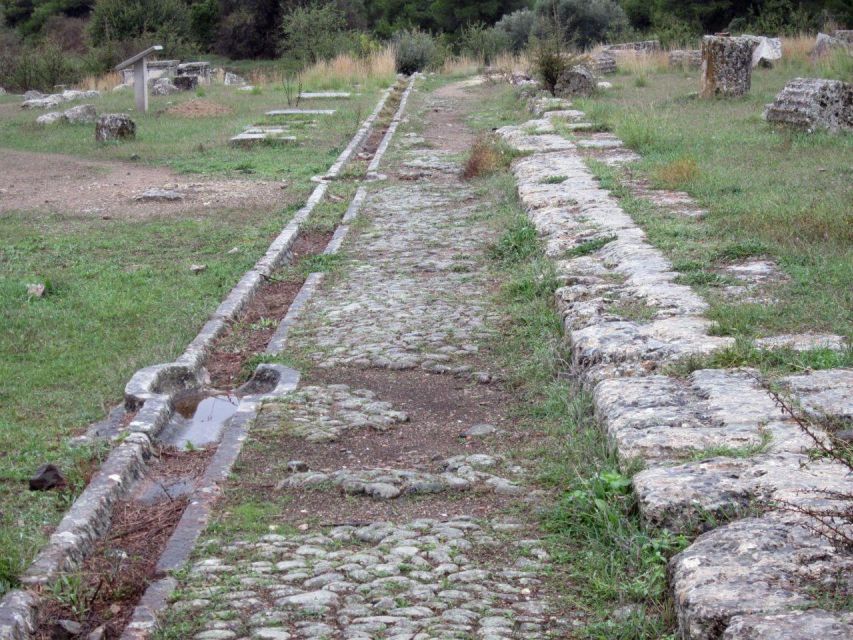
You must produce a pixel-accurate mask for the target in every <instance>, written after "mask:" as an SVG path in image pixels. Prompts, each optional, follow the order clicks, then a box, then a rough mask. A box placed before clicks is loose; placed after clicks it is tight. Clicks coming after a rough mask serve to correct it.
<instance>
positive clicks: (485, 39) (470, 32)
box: [460, 23, 510, 65]
mask: <svg viewBox="0 0 853 640" xmlns="http://www.w3.org/2000/svg"><path fill="white" fill-rule="evenodd" d="M460 43H461V47H460V49H461V50H462V53H463V54H466V55H468V56H470V57H472V58H476V59H477V60H480V61H482V62H483V64H487V65H488V64H491V62H492V60H493V59H494V58H495V57H497V56H498V54H500V53H503V52H504V51H506V50H507V49H509V48H510V40H509V35H508V34H507V33H506V32H505V31H503V30H502V29H498V28H497V27H487V26H486V25H484V24H482V23H476V24H470V25H468V26H467V27H465V28H464V29H463V30H462V34H461V36H460Z"/></svg>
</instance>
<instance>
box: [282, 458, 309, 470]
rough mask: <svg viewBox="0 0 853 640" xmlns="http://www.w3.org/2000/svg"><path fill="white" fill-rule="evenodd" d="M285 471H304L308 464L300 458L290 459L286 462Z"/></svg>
mask: <svg viewBox="0 0 853 640" xmlns="http://www.w3.org/2000/svg"><path fill="white" fill-rule="evenodd" d="M287 471H288V472H289V473H304V472H306V471H308V465H307V464H306V463H305V462H302V461H301V460H291V461H290V462H288V463H287Z"/></svg>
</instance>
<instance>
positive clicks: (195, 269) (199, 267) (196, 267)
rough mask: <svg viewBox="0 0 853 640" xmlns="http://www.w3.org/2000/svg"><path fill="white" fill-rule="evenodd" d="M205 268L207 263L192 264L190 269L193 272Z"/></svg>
mask: <svg viewBox="0 0 853 640" xmlns="http://www.w3.org/2000/svg"><path fill="white" fill-rule="evenodd" d="M205 269H207V265H206V264H191V265H190V271H192V272H193V273H201V272H202V271H204V270H205Z"/></svg>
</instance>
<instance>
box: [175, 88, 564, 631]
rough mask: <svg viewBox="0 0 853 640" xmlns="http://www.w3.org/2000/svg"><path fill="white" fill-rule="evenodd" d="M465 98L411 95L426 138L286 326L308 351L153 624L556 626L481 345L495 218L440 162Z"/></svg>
mask: <svg viewBox="0 0 853 640" xmlns="http://www.w3.org/2000/svg"><path fill="white" fill-rule="evenodd" d="M476 99H478V96H477V89H476V88H472V87H470V86H468V87H465V86H464V85H463V86H458V85H457V86H452V85H451V86H449V87H445V88H443V89H441V90H439V91H436V92H435V93H432V94H427V95H421V96H418V97H417V99H415V100H414V101H413V105H412V110H413V112H417V113H419V114H420V115H422V117H423V118H424V124H425V126H424V131H425V133H424V138H425V141H426V144H428V145H429V146H428V147H426V146H424V145H423V144H420V143H419V141H418V140H417V137H416V136H402V137H401V138H398V139H397V142H396V145H397V146H401V145H402V146H403V147H404V150H403V151H402V152H401V153H399V154H396V155H397V157H398V159H397V160H396V161H395V163H393V164H394V165H395V166H390V167H386V168H384V169H385V170H386V171H388V173H389V175H391V176H392V179H391V180H390V181H389V182H386V183H382V184H381V185H379V186H378V187H375V188H374V189H373V190H372V191H371V192H370V195H369V196H368V199H367V201H366V203H365V206H364V208H363V209H362V212H361V214H360V215H361V217H362V219H363V220H364V222H365V224H364V225H363V227H362V228H361V230H360V232H359V233H358V234H357V235H356V236H355V237H352V238H351V239H350V241H349V242H347V243H346V244H345V245H344V248H343V250H344V252H345V256H347V258H346V260H345V262H344V264H343V266H342V267H341V268H340V270H339V272H338V273H337V274H335V275H334V277H331V278H329V279H327V281H326V284H325V286H324V287H323V288H322V289H321V290H320V291H319V292H318V293H317V294H316V295H315V297H314V298H313V300H312V301H311V303H310V304H309V306H308V308H307V309H306V310H305V312H304V314H303V316H302V317H301V319H300V321H299V322H298V323H297V325H296V326H295V327H293V328H292V330H291V334H290V338H289V344H290V348H291V349H293V350H296V351H298V352H299V353H300V354H301V356H304V357H305V358H307V360H308V361H310V362H311V363H312V364H311V366H309V367H307V369H303V370H302V374H303V379H302V382H301V384H300V387H299V389H298V390H297V391H296V392H294V393H293V394H291V395H289V396H287V397H285V398H283V399H282V400H281V401H280V402H274V403H268V404H266V405H265V406H264V407H263V409H262V410H261V412H260V414H259V416H258V419H257V421H256V423H255V425H254V427H253V429H252V432H251V435H250V439H249V441H248V442H247V443H246V446H245V448H244V451H243V455H242V457H241V459H240V461H239V463H238V469H239V472H238V473H237V474H236V475H235V477H234V479H233V482H232V483H231V486H229V487H227V488H226V500H225V503H224V504H223V505H222V507H221V512H220V516H219V518H218V522H219V524H218V525H217V530H218V532H219V534H218V535H216V537H215V538H214V539H208V540H207V542H206V543H202V545H201V548H200V553H199V555H198V558H197V560H196V562H195V563H194V565H193V566H192V567H191V570H190V573H189V578H188V580H187V581H186V584H184V585H182V587H183V588H182V591H181V592H180V593H181V597H180V599H179V601H178V602H177V603H176V604H175V605H174V606H173V608H172V611H171V613H170V616H169V619H170V624H169V627H168V629H167V630H166V631H165V632H164V637H173V636H170V635H168V634H169V633H172V634H174V633H176V632H177V631H178V630H180V631H181V632H182V633H184V634H187V635H186V636H181V637H193V638H195V639H196V640H214V639H217V640H232V639H237V638H242V637H253V638H270V639H289V638H317V639H319V638H351V639H357V638H363V639H376V638H417V639H424V640H426V639H428V638H463V637H464V638H468V637H470V638H474V637H476V638H483V639H491V640H497V639H499V638H531V639H532V638H549V637H561V638H565V637H569V636H570V635H571V634H570V633H569V632H568V629H567V628H566V626H565V625H566V624H568V623H567V622H565V621H564V620H563V619H562V618H561V617H560V616H559V615H558V612H557V611H555V610H554V608H553V607H554V605H553V602H552V598H550V595H551V594H548V593H546V591H547V586H546V583H545V582H544V581H543V578H542V573H543V571H544V569H545V565H546V564H547V561H548V554H547V552H546V551H545V549H544V545H543V543H542V542H541V540H540V537H539V532H538V531H537V530H536V527H535V524H534V522H535V518H534V517H533V516H532V511H533V509H534V508H535V506H536V505H537V504H538V503H539V502H540V501H541V500H542V499H543V495H542V492H539V491H536V490H535V488H534V487H533V486H532V483H531V482H530V473H531V469H529V468H528V467H527V466H525V463H524V462H523V461H520V460H519V459H517V458H516V457H515V456H514V449H515V448H518V447H520V446H522V445H526V446H529V445H530V444H531V442H532V441H533V440H534V439H535V435H534V434H530V433H521V432H520V431H519V430H517V426H516V425H515V424H514V423H513V420H512V419H511V417H510V416H511V413H510V409H511V404H512V402H513V398H512V397H511V395H510V394H509V393H508V392H507V391H506V390H505V389H504V388H503V387H502V385H501V384H500V383H499V382H498V381H497V378H498V376H497V375H496V374H497V373H498V372H497V365H496V362H495V361H494V359H493V357H492V356H491V355H490V354H489V353H488V350H487V349H485V348H484V347H485V346H486V345H487V344H489V342H490V341H491V340H492V339H493V338H494V336H495V331H496V329H495V326H496V324H497V320H498V314H497V312H496V311H497V310H496V309H494V308H493V301H492V298H491V293H490V292H491V291H492V290H493V288H494V286H495V283H494V282H493V280H492V275H491V274H490V272H489V269H488V264H487V262H486V260H485V256H484V250H485V248H486V246H487V244H488V243H489V241H490V240H491V239H492V238H493V235H494V230H493V229H492V228H490V227H489V225H488V223H487V221H486V220H485V219H484V217H483V216H482V213H483V211H484V210H487V207H488V206H489V202H488V200H487V198H486V197H485V196H483V195H481V194H478V193H476V192H475V191H474V190H473V189H472V188H471V187H470V186H469V185H467V184H465V183H463V182H462V181H461V180H460V178H459V177H458V175H459V171H460V166H459V163H458V154H459V152H460V151H462V150H464V149H465V148H467V147H468V146H469V145H470V142H471V140H473V134H472V132H471V131H469V130H468V129H467V127H466V126H465V124H464V115H465V113H466V110H467V109H468V108H470V105H471V104H472V101H473V100H476ZM455 158H456V159H455ZM393 176H402V177H403V180H396V179H393ZM413 176H414V177H413ZM265 504H266V505H274V506H268V507H260V508H259V507H258V505H265ZM253 509H254V511H253V513H255V514H258V512H259V511H260V515H257V517H251V518H249V519H248V520H247V518H246V517H245V515H246V513H247V511H252V510H253ZM236 514H242V515H236ZM252 532H255V534H254V535H253V533H252ZM258 532H266V535H261V536H260V537H258V535H257V533H258Z"/></svg>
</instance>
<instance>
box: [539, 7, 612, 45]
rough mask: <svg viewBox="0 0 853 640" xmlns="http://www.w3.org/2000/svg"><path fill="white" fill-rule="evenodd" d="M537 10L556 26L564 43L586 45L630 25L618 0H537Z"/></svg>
mask: <svg viewBox="0 0 853 640" xmlns="http://www.w3.org/2000/svg"><path fill="white" fill-rule="evenodd" d="M536 14H537V15H538V16H539V17H540V19H541V20H543V21H550V22H552V23H556V24H555V25H554V27H555V28H556V29H557V33H558V34H559V36H560V38H561V39H562V41H563V43H565V44H572V45H574V46H576V47H578V48H580V49H585V48H587V47H590V46H592V45H594V44H597V43H599V42H605V41H606V40H608V39H609V38H610V37H617V36H618V35H619V34H621V33H624V32H625V31H626V30H627V29H628V17H627V16H626V15H625V12H624V11H623V10H622V7H620V6H619V3H618V2H616V0H538V1H537V3H536Z"/></svg>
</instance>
